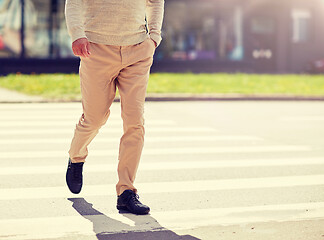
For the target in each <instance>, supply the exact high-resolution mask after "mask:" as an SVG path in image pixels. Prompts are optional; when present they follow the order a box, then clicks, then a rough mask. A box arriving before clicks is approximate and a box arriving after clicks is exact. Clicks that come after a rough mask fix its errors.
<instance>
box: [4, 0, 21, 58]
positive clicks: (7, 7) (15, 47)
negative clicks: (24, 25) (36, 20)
mask: <svg viewBox="0 0 324 240" xmlns="http://www.w3.org/2000/svg"><path fill="white" fill-rule="evenodd" d="M20 29H21V4H20V1H19V0H1V1H0V57H18V56H20V52H21V39H20V38H21V37H20Z"/></svg>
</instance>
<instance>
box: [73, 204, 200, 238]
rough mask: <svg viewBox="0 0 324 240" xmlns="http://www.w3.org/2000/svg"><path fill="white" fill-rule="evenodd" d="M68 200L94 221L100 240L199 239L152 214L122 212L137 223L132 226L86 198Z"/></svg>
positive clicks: (84, 215)
mask: <svg viewBox="0 0 324 240" xmlns="http://www.w3.org/2000/svg"><path fill="white" fill-rule="evenodd" d="M68 200H69V201H71V202H73V205H72V207H73V208H74V209H75V210H76V211H77V212H78V213H79V214H80V215H81V216H83V217H84V218H86V219H88V220H89V221H91V222H92V223H93V231H94V233H95V234H96V237H97V238H98V240H108V239H109V240H114V239H116V240H117V239H118V240H119V239H130V240H163V239H165V240H179V239H182V240H199V238H195V237H192V236H190V235H183V236H181V235H178V234H176V233H174V232H172V231H170V230H168V229H166V228H164V227H162V226H161V225H160V224H159V223H158V222H157V220H156V219H154V218H153V217H152V216H150V215H143V216H138V215H134V214H130V213H121V214H122V215H123V216H124V217H126V218H128V219H129V220H131V221H132V222H134V223H135V226H130V225H128V224H125V223H123V222H121V221H118V220H116V219H113V218H110V217H108V216H106V215H105V214H103V213H101V212H99V211H98V210H96V209H94V208H93V207H92V204H91V203H88V202H87V201H86V200H85V199H84V198H68ZM116 232H117V233H116Z"/></svg>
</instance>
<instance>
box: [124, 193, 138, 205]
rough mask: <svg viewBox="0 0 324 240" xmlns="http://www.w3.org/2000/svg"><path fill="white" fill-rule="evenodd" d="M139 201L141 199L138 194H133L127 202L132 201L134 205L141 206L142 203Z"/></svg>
mask: <svg viewBox="0 0 324 240" xmlns="http://www.w3.org/2000/svg"><path fill="white" fill-rule="evenodd" d="M138 199H139V196H138V194H136V193H132V194H130V195H129V196H128V198H127V202H129V201H130V200H133V201H134V203H138V204H141V202H140V201H139V200H138Z"/></svg>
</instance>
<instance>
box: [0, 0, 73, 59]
mask: <svg viewBox="0 0 324 240" xmlns="http://www.w3.org/2000/svg"><path fill="white" fill-rule="evenodd" d="M24 3H25V4H24V5H25V8H24V15H25V17H24V27H25V39H24V45H25V57H34V58H50V57H71V56H73V53H72V49H71V40H70V37H69V35H68V33H67V29H66V24H65V18H64V4H65V1H64V0H48V1H44V0H25V1H24ZM21 8H22V6H21V1H20V0H0V57H17V56H19V55H20V52H21V39H20V31H21V16H22V14H21Z"/></svg>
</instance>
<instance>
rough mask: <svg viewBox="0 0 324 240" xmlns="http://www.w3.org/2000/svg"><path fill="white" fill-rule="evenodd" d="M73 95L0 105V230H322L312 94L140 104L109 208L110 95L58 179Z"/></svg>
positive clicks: (321, 164) (216, 238)
mask: <svg viewBox="0 0 324 240" xmlns="http://www.w3.org/2000/svg"><path fill="white" fill-rule="evenodd" d="M80 114H81V104H79V103H58V104H54V103H49V104H46V103H43V104H2V105H0V213H1V214H0V239H81V240H82V239H87V240H88V239H100V240H103V239H104V240H106V239H136V240H137V239H138V240H140V239H141V240H142V239H149V240H155V239H156V240H160V239H166V240H175V239H188V240H189V239H208V240H209V239H210V240H222V239H224V240H228V239H240V240H242V239H244V240H245V239H247V240H260V239H262V240H268V239H269V240H270V239H271V240H273V239H280V240H282V239H284V240H290V239H294V240H324V230H323V229H324V227H323V226H324V124H323V123H324V102H315V101H314V102H278V101H275V102H262V101H259V102H252V101H251V102H249V101H246V102H220V101H214V102H148V103H146V109H145V116H146V123H145V124H146V142H145V146H144V151H143V156H142V161H141V164H140V167H139V171H138V175H137V180H136V186H137V187H138V190H139V195H140V200H141V201H142V202H143V203H145V204H147V205H149V206H150V207H151V214H150V215H148V216H135V215H132V214H125V213H118V211H117V210H116V209H115V204H116V196H115V183H116V181H117V173H116V167H117V154H118V144H119V138H120V136H121V134H122V122H121V119H120V106H119V103H114V104H113V106H112V108H111V117H110V119H109V120H108V122H107V124H106V125H105V126H104V127H103V128H102V129H101V131H100V133H99V134H98V136H97V137H96V138H95V139H94V141H93V142H92V143H91V145H90V149H89V152H90V155H89V157H88V159H87V162H86V164H85V166H84V188H83V190H82V193H81V194H79V195H73V194H71V193H69V191H68V189H67V187H66V186H65V169H66V165H67V159H68V155H67V151H68V148H69V144H70V141H71V138H72V136H73V131H74V127H75V124H76V122H77V120H78V118H79V116H80Z"/></svg>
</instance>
